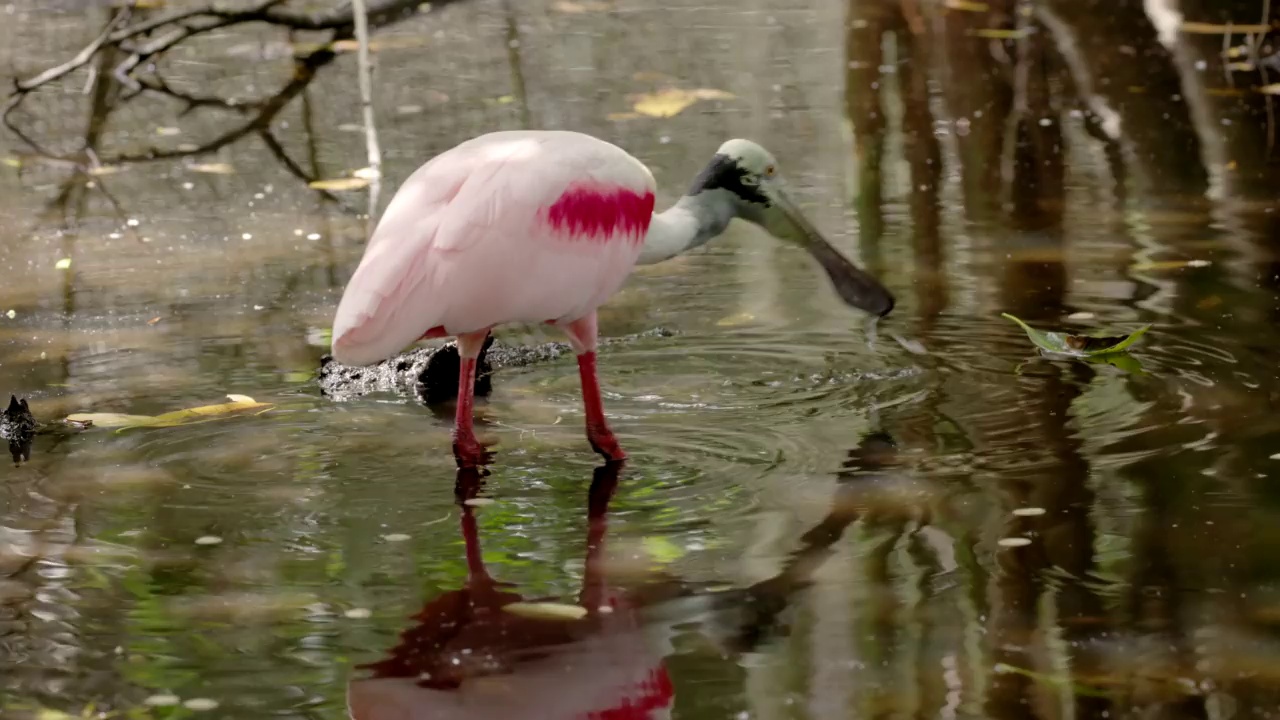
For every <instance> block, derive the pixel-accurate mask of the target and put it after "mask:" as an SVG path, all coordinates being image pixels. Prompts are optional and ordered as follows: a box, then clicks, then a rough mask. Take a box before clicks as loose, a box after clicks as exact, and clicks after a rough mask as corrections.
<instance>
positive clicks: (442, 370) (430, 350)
mask: <svg viewBox="0 0 1280 720" xmlns="http://www.w3.org/2000/svg"><path fill="white" fill-rule="evenodd" d="M673 335H675V332H673V331H672V330H668V329H667V328H662V327H658V328H653V329H652V330H646V331H644V332H640V333H635V334H632V335H623V336H621V337H616V338H604V339H601V341H600V347H602V348H603V347H609V346H611V345H617V344H622V343H632V342H636V341H639V340H645V339H649V338H666V337H671V336H673ZM572 355H573V348H572V347H570V346H569V344H568V343H561V342H556V343H542V344H539V345H529V346H523V345H507V344H505V343H502V342H499V341H497V340H495V339H494V337H493V335H490V336H489V337H488V338H487V339H486V340H485V344H484V347H483V349H482V350H481V351H480V358H479V361H478V362H477V367H476V386H475V393H476V395H477V396H480V397H483V396H485V395H488V394H489V392H490V391H491V390H492V382H493V379H492V375H493V371H495V370H498V369H500V368H516V367H526V366H529V365H536V364H539V363H545V362H550V361H552V360H558V359H560V358H562V357H571V356H572ZM320 363H321V364H320V374H319V377H318V378H317V382H318V383H319V384H320V391H321V393H323V394H324V396H325V397H327V398H329V399H331V400H339V401H343V400H352V399H355V398H358V397H361V396H362V395H367V394H369V393H373V392H398V393H412V394H413V396H414V397H415V398H417V399H418V400H419V401H420V402H423V403H425V404H427V405H435V404H438V403H443V402H448V401H450V400H453V399H454V398H455V397H456V396H457V393H458V367H459V358H458V345H457V343H456V342H455V341H453V340H450V341H449V342H447V343H445V344H443V345H437V346H434V347H420V348H415V349H413V350H409V351H407V352H403V353H401V354H399V355H396V356H395V357H393V358H390V359H387V360H383V361H382V362H380V363H378V364H376V365H370V366H364V367H361V366H351V365H343V364H341V363H339V362H337V361H335V360H334V359H333V357H332V356H330V355H325V356H324V357H323V358H321V360H320Z"/></svg>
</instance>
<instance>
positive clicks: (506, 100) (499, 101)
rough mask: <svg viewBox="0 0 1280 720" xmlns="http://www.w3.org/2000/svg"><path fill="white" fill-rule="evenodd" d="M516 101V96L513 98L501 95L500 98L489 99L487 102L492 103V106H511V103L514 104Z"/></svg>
mask: <svg viewBox="0 0 1280 720" xmlns="http://www.w3.org/2000/svg"><path fill="white" fill-rule="evenodd" d="M515 101H516V99H515V97H514V96H512V95H499V96H498V97H496V98H489V99H487V100H485V102H487V103H491V104H493V105H510V104H511V103H513V102H515Z"/></svg>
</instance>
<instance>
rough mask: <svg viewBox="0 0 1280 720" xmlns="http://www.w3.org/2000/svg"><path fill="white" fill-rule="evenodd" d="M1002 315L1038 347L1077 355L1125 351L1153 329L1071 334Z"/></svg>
mask: <svg viewBox="0 0 1280 720" xmlns="http://www.w3.org/2000/svg"><path fill="white" fill-rule="evenodd" d="M1000 317H1003V318H1007V319H1009V320H1012V321H1014V322H1015V323H1017V324H1018V325H1020V326H1022V329H1023V331H1024V332H1026V333H1027V337H1029V338H1031V342H1033V343H1035V344H1036V346H1037V347H1039V348H1041V349H1043V350H1047V351H1048V352H1051V353H1057V354H1060V355H1073V356H1076V357H1092V356H1095V355H1107V354H1110V353H1118V352H1123V351H1124V350H1125V349H1126V348H1128V347H1129V346H1130V345H1133V344H1134V343H1135V342H1137V341H1138V338H1140V337H1142V336H1143V334H1145V333H1146V332H1147V330H1149V329H1151V326H1150V325H1143V326H1142V327H1140V328H1138V329H1137V330H1135V331H1134V332H1132V333H1130V334H1129V335H1116V336H1105V337H1104V336H1094V335H1070V334H1068V333H1061V332H1053V331H1045V330H1036V329H1035V328H1033V327H1031V326H1030V325H1027V324H1026V323H1024V322H1022V321H1021V320H1019V319H1018V318H1016V317H1014V316H1012V315H1010V314H1009V313H1000Z"/></svg>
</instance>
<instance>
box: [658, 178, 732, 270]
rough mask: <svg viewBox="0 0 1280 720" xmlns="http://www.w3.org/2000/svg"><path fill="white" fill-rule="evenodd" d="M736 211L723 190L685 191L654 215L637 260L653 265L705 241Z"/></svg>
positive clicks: (727, 223)
mask: <svg viewBox="0 0 1280 720" xmlns="http://www.w3.org/2000/svg"><path fill="white" fill-rule="evenodd" d="M735 215H736V211H735V209H734V203H733V199H732V197H731V196H730V193H729V192H727V191H725V190H719V189H716V190H706V191H703V192H699V193H698V194H696V195H685V196H684V197H682V198H680V201H679V202H677V203H676V204H675V205H672V206H671V207H670V208H668V209H666V210H665V211H663V212H660V213H656V214H655V215H654V216H653V222H651V223H650V224H649V232H648V233H647V234H646V235H645V238H644V247H643V248H642V249H641V251H640V258H639V259H638V260H636V264H637V265H652V264H653V263H656V262H662V261H663V260H668V259H670V258H673V257H675V256H676V255H679V254H681V253H684V252H688V251H689V250H692V249H694V248H696V247H699V246H701V245H704V244H705V243H706V242H707V241H709V240H711V239H712V238H715V237H716V236H718V235H720V234H722V233H723V232H724V230H725V228H726V227H728V225H729V221H730V220H732V219H733V218H734V216H735Z"/></svg>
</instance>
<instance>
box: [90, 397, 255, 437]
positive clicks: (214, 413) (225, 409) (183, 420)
mask: <svg viewBox="0 0 1280 720" xmlns="http://www.w3.org/2000/svg"><path fill="white" fill-rule="evenodd" d="M227 399H228V400H230V401H231V402H225V403H220V404H218V405H201V406H200V407H194V408H187V409H186V410H174V411H173V412H167V413H164V414H163V415H125V414H122V413H75V414H73V415H68V416H67V421H68V422H75V423H92V424H93V425H95V426H97V427H115V428H120V429H122V430H123V429H125V428H131V427H174V426H176V425H185V424H187V423H189V422H200V421H202V419H204V418H215V417H218V416H222V415H227V414H229V413H233V412H239V411H242V410H249V409H253V408H270V407H271V404H270V403H260V402H258V401H257V400H254V399H253V398H251V397H249V396H248V395H228V396H227Z"/></svg>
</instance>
